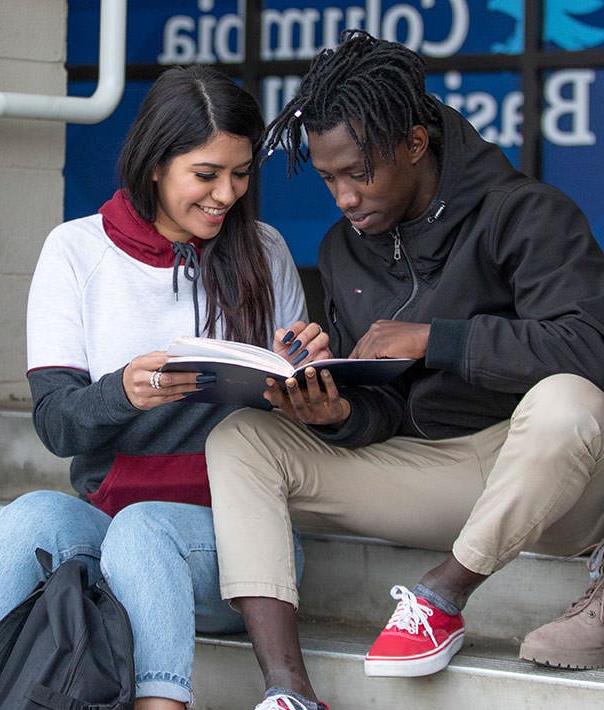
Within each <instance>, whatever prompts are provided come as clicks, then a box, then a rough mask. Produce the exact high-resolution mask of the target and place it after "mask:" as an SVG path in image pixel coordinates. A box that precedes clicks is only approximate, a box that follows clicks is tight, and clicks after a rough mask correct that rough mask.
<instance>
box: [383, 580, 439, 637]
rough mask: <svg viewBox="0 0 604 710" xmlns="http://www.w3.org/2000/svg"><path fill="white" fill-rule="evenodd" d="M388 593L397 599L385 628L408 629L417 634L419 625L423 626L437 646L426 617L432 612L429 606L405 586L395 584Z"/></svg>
mask: <svg viewBox="0 0 604 710" xmlns="http://www.w3.org/2000/svg"><path fill="white" fill-rule="evenodd" d="M390 595H391V597H392V598H393V599H395V600H397V601H398V604H397V605H396V609H395V610H394V614H392V616H391V617H390V620H389V621H388V623H387V624H386V628H387V629H391V628H393V627H396V628H397V629H400V630H401V631H408V632H409V633H410V634H418V633H419V627H420V626H423V627H424V629H425V630H426V633H427V634H428V636H429V637H430V638H431V639H432V643H433V644H434V645H435V646H438V644H437V643H436V639H435V638H434V633H433V632H432V627H431V626H430V622H429V621H428V617H429V616H432V614H433V613H434V612H433V611H432V609H431V608H430V607H429V606H426V605H425V604H421V603H420V602H418V601H417V597H416V596H415V594H413V592H411V591H410V590H409V589H407V587H403V586H400V585H398V584H397V585H395V586H394V587H392V589H391V590H390Z"/></svg>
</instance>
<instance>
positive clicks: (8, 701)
mask: <svg viewBox="0 0 604 710" xmlns="http://www.w3.org/2000/svg"><path fill="white" fill-rule="evenodd" d="M36 557H37V558H38V561H39V562H40V564H41V565H42V567H43V568H44V570H45V571H46V574H47V575H48V579H47V580H46V582H42V583H41V584H39V585H38V586H37V587H36V589H34V591H33V592H32V593H31V594H30V595H29V597H27V599H26V600H25V601H24V602H23V603H22V604H20V605H19V606H18V607H16V608H15V609H13V610H12V611H11V612H10V613H9V614H8V615H7V616H5V617H4V619H2V621H0V708H1V709H2V710H42V708H48V709H49V710H132V708H133V707H134V690H135V682H134V660H133V642H132V629H131V627H130V621H129V619H128V615H127V613H126V610H125V609H124V607H123V606H122V605H121V604H120V603H119V602H118V600H117V599H116V598H115V597H114V595H113V593H112V592H111V590H110V589H109V586H108V585H107V583H106V582H105V581H104V580H100V581H99V582H97V583H96V584H93V585H90V586H89V585H88V574H87V570H86V565H85V564H84V563H83V562H80V561H79V560H75V559H74V560H68V561H67V562H64V563H63V564H62V565H60V566H59V567H58V569H57V570H56V571H55V572H54V573H51V570H52V557H51V555H50V554H49V553H48V552H45V551H44V550H41V549H37V550H36Z"/></svg>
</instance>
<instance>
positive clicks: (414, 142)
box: [409, 126, 430, 165]
mask: <svg viewBox="0 0 604 710" xmlns="http://www.w3.org/2000/svg"><path fill="white" fill-rule="evenodd" d="M429 145H430V138H429V136H428V131H427V130H426V128H425V127H424V126H413V128H412V129H411V146H410V147H409V157H410V159H411V162H412V163H413V165H415V164H416V163H417V162H418V161H419V160H420V158H422V157H423V155H424V154H425V152H426V151H427V150H428V146H429Z"/></svg>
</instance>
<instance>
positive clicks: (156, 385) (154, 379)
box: [149, 370, 161, 390]
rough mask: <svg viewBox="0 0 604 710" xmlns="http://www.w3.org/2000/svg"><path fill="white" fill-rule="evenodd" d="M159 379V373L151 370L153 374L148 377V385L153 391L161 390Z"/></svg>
mask: <svg viewBox="0 0 604 710" xmlns="http://www.w3.org/2000/svg"><path fill="white" fill-rule="evenodd" d="M160 377H161V372H160V371H159V370H153V372H152V373H151V374H150V375H149V384H150V385H151V387H153V389H154V390H160V389H161V382H160Z"/></svg>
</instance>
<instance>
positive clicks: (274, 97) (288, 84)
mask: <svg viewBox="0 0 604 710" xmlns="http://www.w3.org/2000/svg"><path fill="white" fill-rule="evenodd" d="M300 82H301V78H300V77H299V76H286V77H284V78H283V79H282V78H281V77H280V76H267V77H266V79H265V80H264V106H263V112H262V115H263V116H264V117H265V120H266V122H267V123H270V122H271V121H273V120H274V119H275V118H276V117H277V115H278V114H279V112H280V111H281V109H283V107H284V106H285V104H287V103H289V102H290V101H291V100H292V99H293V98H294V96H295V94H296V92H297V91H298V88H299V86H300Z"/></svg>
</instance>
